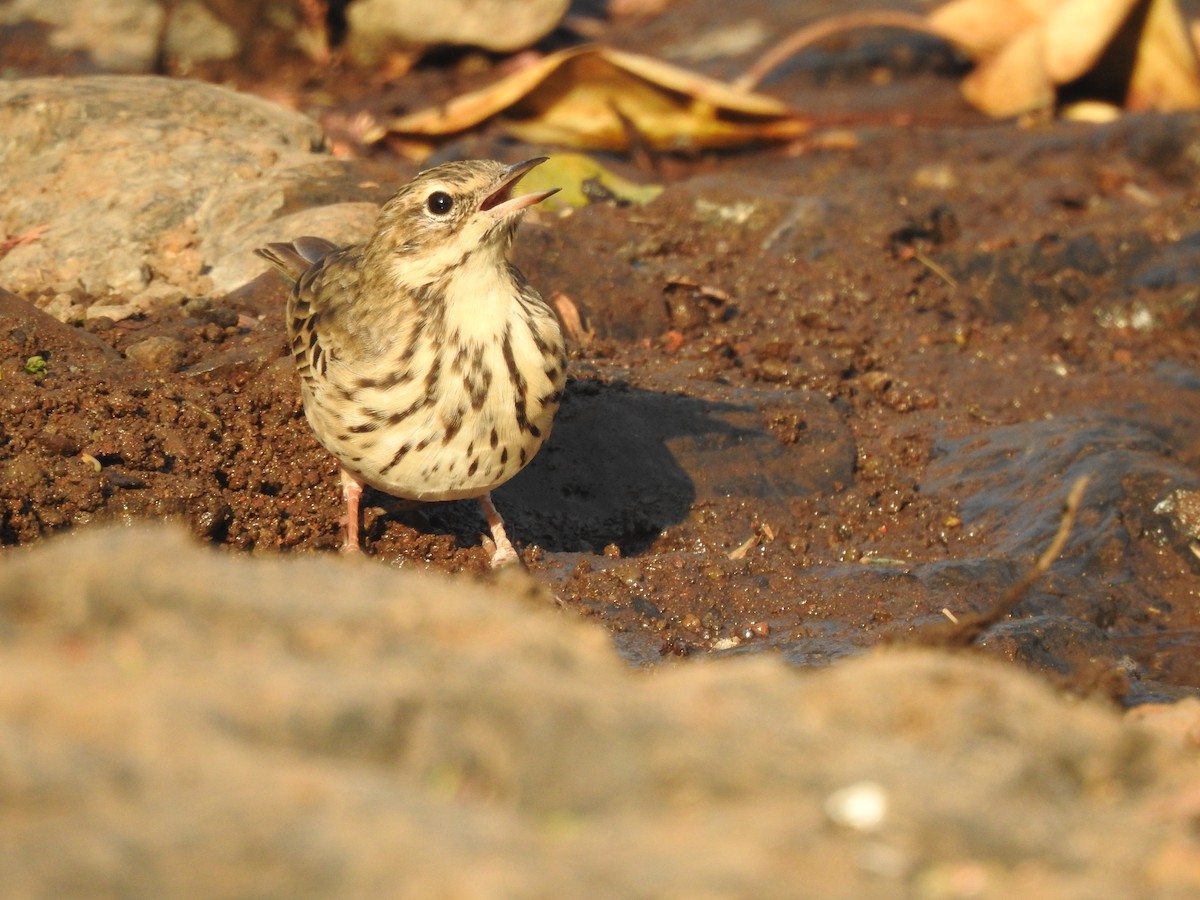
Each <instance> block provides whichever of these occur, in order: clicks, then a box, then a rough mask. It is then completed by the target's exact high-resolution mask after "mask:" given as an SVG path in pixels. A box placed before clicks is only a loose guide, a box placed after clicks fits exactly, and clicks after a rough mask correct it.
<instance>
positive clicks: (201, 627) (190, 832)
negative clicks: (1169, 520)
mask: <svg viewBox="0 0 1200 900" xmlns="http://www.w3.org/2000/svg"><path fill="white" fill-rule="evenodd" d="M0 639H2V644H0V721H2V722H3V723H4V724H3V726H2V731H0V798H2V803H0V809H2V810H3V812H2V813H0V880H2V882H3V884H4V885H5V891H6V892H7V893H8V894H9V896H22V897H51V896H67V895H70V896H101V895H103V896H112V895H119V896H124V897H135V898H136V897H155V898H158V897H167V896H170V897H179V896H195V895H201V894H202V895H204V896H207V897H228V896H247V895H255V896H286V897H323V898H324V897H349V896H398V897H428V896H435V895H436V896H447V897H518V896H519V897H533V896H585V895H590V896H605V897H634V896H638V897H646V896H713V897H716V896H720V897H734V896H743V897H749V896H755V897H776V896H779V897H782V896H796V895H798V894H799V893H802V894H805V895H807V896H857V897H875V896H879V897H883V896H888V897H895V896H900V895H902V894H904V895H916V896H966V894H964V893H963V890H962V889H963V886H964V885H969V886H973V887H972V893H971V894H970V895H971V896H1016V895H1024V896H1035V895H1036V896H1042V897H1050V896H1135V895H1140V896H1146V895H1147V894H1150V895H1155V896H1183V895H1184V894H1187V893H1188V892H1189V891H1196V890H1200V855H1198V853H1197V846H1196V843H1195V838H1196V836H1195V829H1194V827H1193V822H1194V820H1195V815H1196V813H1197V804H1198V802H1200V801H1197V800H1196V799H1195V798H1196V796H1197V791H1196V789H1195V769H1194V759H1192V758H1191V757H1188V756H1186V755H1185V753H1184V752H1182V751H1181V750H1179V749H1177V748H1176V747H1173V746H1171V745H1170V744H1169V743H1168V742H1167V741H1166V740H1163V739H1160V738H1159V737H1156V736H1155V734H1154V732H1153V730H1151V729H1148V728H1147V727H1146V726H1145V725H1142V724H1137V723H1133V722H1130V721H1126V720H1123V719H1122V717H1121V716H1120V715H1118V714H1117V713H1115V712H1113V711H1111V710H1109V709H1107V708H1103V707H1101V706H1099V705H1096V704H1093V703H1091V702H1082V701H1078V700H1074V699H1070V698H1065V697H1063V696H1060V695H1059V694H1057V693H1055V692H1054V691H1053V690H1052V689H1050V688H1049V687H1048V686H1046V685H1045V684H1044V683H1043V682H1041V681H1039V680H1037V679H1035V678H1033V677H1031V676H1029V675H1027V674H1024V673H1022V672H1021V671H1018V670H1016V669H1015V667H1005V666H1003V665H998V664H995V663H992V662H986V661H983V660H980V659H977V658H973V657H970V656H964V655H960V656H946V655H939V654H935V653H932V652H916V651H907V652H903V651H891V652H885V653H875V654H872V655H870V656H867V657H863V658H858V659H854V660H851V661H848V662H846V663H843V664H840V665H837V666H835V667H833V668H831V669H828V670H825V671H823V672H819V673H815V674H812V673H798V672H796V671H794V670H790V669H788V668H786V667H785V666H784V665H782V664H780V663H779V662H778V661H776V660H773V659H770V658H766V657H756V658H742V659H738V660H727V661H724V662H721V661H712V660H710V661H698V662H688V663H686V664H680V665H677V666H674V667H669V668H666V669H660V670H657V671H654V672H640V671H636V670H633V669H630V668H627V667H626V666H624V665H622V664H621V663H620V662H619V661H618V659H617V658H616V656H615V655H614V653H613V652H612V650H611V649H610V646H609V641H608V638H607V635H606V634H605V633H604V632H603V631H602V630H600V629H598V628H596V627H594V626H590V625H588V624H586V623H584V622H582V621H580V620H578V619H576V618H575V617H574V616H573V615H571V614H568V613H564V612H561V611H559V610H558V609H557V608H556V607H555V606H554V603H553V601H552V599H551V598H549V597H548V596H546V595H545V594H544V593H543V592H542V591H541V590H540V589H539V588H538V587H537V586H536V585H535V584H534V583H533V582H532V581H530V580H528V579H526V578H525V577H524V576H522V575H517V574H509V575H507V576H504V577H501V579H500V580H498V581H497V582H495V583H494V584H491V585H487V584H481V583H475V582H469V581H459V580H451V579H447V578H433V577H429V576H420V575H414V574H411V573H407V572H404V571H396V570H393V569H389V568H386V567H384V566H380V565H376V564H371V563H359V564H353V563H349V562H345V561H341V560H331V559H316V558H287V557H273V558H260V559H245V558H235V557H233V556H231V555H225V554H220V553H216V552H213V551H210V550H207V549H202V548H200V547H198V546H195V545H193V544H191V543H190V542H189V540H188V539H187V538H185V537H184V536H183V535H182V534H180V533H178V532H176V531H173V530H167V529H157V528H149V527H139V528H126V529H121V530H86V529H85V530H82V531H79V532H77V533H75V534H74V535H71V536H69V537H64V538H57V539H54V540H51V541H48V542H46V543H44V544H42V545H41V546H39V547H37V548H35V549H32V550H22V551H14V552H11V553H8V554H7V555H5V556H4V557H3V562H2V565H0ZM1185 709H1186V704H1184V705H1181V706H1176V707H1174V708H1173V711H1174V712H1175V714H1176V718H1177V717H1178V715H1179V714H1180V713H1181V712H1182V711H1184V710H1185ZM1191 715H1192V716H1193V717H1194V716H1195V712H1194V710H1193V711H1192V712H1191ZM1189 782H1190V787H1189ZM847 788H849V789H850V790H849V791H846V790H844V789H847ZM1189 797H1190V798H1191V799H1190V800H1189ZM914 892H915V893H914Z"/></svg>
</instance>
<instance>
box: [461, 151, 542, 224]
mask: <svg viewBox="0 0 1200 900" xmlns="http://www.w3.org/2000/svg"><path fill="white" fill-rule="evenodd" d="M549 158H550V157H548V156H535V157H534V158H533V159H527V160H525V162H519V163H516V164H515V165H511V166H509V167H508V168H507V169H505V170H504V173H503V174H502V175H501V176H500V182H499V184H497V185H496V189H495V190H494V191H492V192H491V193H490V194H488V195H487V196H486V197H485V198H484V199H483V202H482V203H480V204H479V211H480V212H486V213H491V215H492V218H494V219H496V220H497V221H499V220H500V219H503V218H504V217H505V216H508V215H511V214H512V213H515V212H518V211H519V210H522V209H526V208H528V207H530V206H533V205H534V204H535V203H541V202H542V201H543V200H545V199H546V198H547V197H549V196H550V195H551V194H557V193H558V191H559V189H558V188H551V189H550V190H548V191H534V192H533V193H531V194H521V195H520V196H517V197H514V196H513V195H512V191H513V188H514V187H516V186H517V182H518V181H520V180H521V179H522V178H523V177H524V176H525V175H527V174H528V173H529V172H530V171H531V170H532V169H534V168H535V167H537V166H540V165H541V164H542V163H544V162H545V161H546V160H547V159H549Z"/></svg>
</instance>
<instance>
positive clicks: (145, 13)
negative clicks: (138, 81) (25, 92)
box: [0, 0, 165, 73]
mask: <svg viewBox="0 0 1200 900" xmlns="http://www.w3.org/2000/svg"><path fill="white" fill-rule="evenodd" d="M164 18H165V16H164V12H163V8H162V5H161V4H160V3H159V0H55V2H53V3H44V2H42V0H9V2H7V3H2V4H0V24H2V25H17V24H20V23H23V22H37V23H41V24H43V25H48V26H49V27H50V37H49V40H50V46H51V47H52V48H53V49H55V50H58V51H67V52H69V51H72V50H78V51H82V52H83V53H86V54H87V56H88V57H89V59H90V60H91V62H92V63H93V64H94V65H95V66H96V67H97V68H99V69H102V70H104V71H108V72H127V73H145V72H149V71H151V70H152V69H153V68H154V64H155V60H156V59H157V58H158V48H159V39H160V36H161V34H162V29H163V21H164Z"/></svg>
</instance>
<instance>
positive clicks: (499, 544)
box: [479, 494, 521, 569]
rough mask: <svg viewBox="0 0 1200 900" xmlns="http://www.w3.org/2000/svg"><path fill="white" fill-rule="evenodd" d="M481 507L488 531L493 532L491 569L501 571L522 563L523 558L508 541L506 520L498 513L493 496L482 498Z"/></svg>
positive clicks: (486, 495) (480, 499)
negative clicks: (508, 566)
mask: <svg viewBox="0 0 1200 900" xmlns="http://www.w3.org/2000/svg"><path fill="white" fill-rule="evenodd" d="M479 506H480V507H481V508H482V509H483V515H484V517H485V518H486V519H487V523H488V529H489V530H490V531H491V532H492V559H491V567H492V568H493V569H499V568H500V567H501V566H507V565H510V564H511V563H516V562H520V561H521V557H520V556H519V555H518V554H517V551H516V548H515V547H513V545H512V541H510V540H509V539H508V532H506V531H505V530H504V520H503V519H501V518H500V513H498V512H497V511H496V505H495V504H494V503H492V495H491V494H484V495H483V496H482V497H480V498H479Z"/></svg>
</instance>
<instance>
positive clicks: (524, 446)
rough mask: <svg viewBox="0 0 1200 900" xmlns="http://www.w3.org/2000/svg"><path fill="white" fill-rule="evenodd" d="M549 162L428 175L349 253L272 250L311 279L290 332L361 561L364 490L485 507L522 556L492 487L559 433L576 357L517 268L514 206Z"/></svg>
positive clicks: (311, 247)
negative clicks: (570, 356)
mask: <svg viewBox="0 0 1200 900" xmlns="http://www.w3.org/2000/svg"><path fill="white" fill-rule="evenodd" d="M545 160H546V158H545V157H539V158H537V159H531V160H527V161H526V162H522V163H517V164H516V165H513V166H505V165H503V164H501V163H498V162H493V161H490V160H477V161H468V162H451V163H444V164H442V165H439V166H436V167H434V168H432V169H429V170H427V171H425V172H421V173H420V174H419V175H417V177H416V178H414V179H413V180H412V181H411V182H409V183H408V184H407V185H405V186H404V187H402V188H401V189H400V190H399V191H398V192H397V193H396V194H395V196H393V197H392V198H391V199H390V200H389V201H388V202H387V203H386V204H384V206H383V209H382V210H381V211H380V214H379V219H378V221H377V223H376V227H375V233H374V234H373V235H372V236H371V238H370V239H369V240H368V241H367V242H366V243H364V244H357V245H354V246H351V247H346V248H344V249H342V248H338V247H336V246H334V245H333V244H331V243H329V242H328V241H326V240H323V239H321V238H314V237H302V238H298V239H297V240H295V241H293V242H291V243H286V244H269V245H268V246H267V247H265V248H262V249H260V250H258V251H257V252H258V253H259V255H261V256H263V257H265V258H266V259H268V260H269V261H270V262H271V263H273V264H274V265H275V266H276V267H277V268H278V269H279V270H280V271H282V272H283V273H284V274H285V275H287V276H288V277H289V278H291V279H293V280H294V281H295V286H294V287H293V288H292V292H291V295H290V297H289V298H288V305H287V326H288V336H289V337H290V339H291V348H292V355H293V356H294V357H295V360H296V367H297V368H298V369H299V372H300V390H301V394H302V397H303V400H304V413H305V416H306V417H307V418H308V423H309V424H310V425H311V426H312V429H313V431H314V432H315V433H316V436H317V439H318V440H319V441H320V442H321V444H322V445H324V447H325V449H327V450H328V451H329V452H330V453H332V454H333V455H334V456H335V457H336V458H337V460H338V462H339V463H341V467H342V492H343V495H344V496H345V499H346V542H345V544H344V546H343V548H342V549H343V550H344V551H348V552H358V551H359V550H360V547H359V537H358V531H359V521H358V520H359V511H358V506H359V497H360V496H361V494H362V489H363V485H370V486H371V487H374V488H377V489H378V490H381V491H383V492H385V493H388V494H392V495H393V496H396V497H403V498H407V499H410V500H426V501H433V500H459V499H462V498H466V497H478V498H479V502H480V504H481V506H482V507H483V512H484V515H485V517H486V518H487V523H488V527H489V528H490V529H491V533H492V539H493V541H494V542H495V550H494V552H493V554H492V566H493V567H497V566H500V565H503V564H504V563H507V562H510V561H512V560H515V559H516V558H517V554H516V551H515V550H514V549H513V546H512V543H511V542H510V541H509V539H508V537H507V535H506V534H505V531H504V522H503V520H502V519H501V518H500V514H499V513H498V512H496V507H495V506H494V505H493V503H492V499H491V491H492V489H493V488H496V487H498V486H499V485H501V484H503V483H504V482H506V481H508V480H509V479H510V478H512V477H513V476H514V475H516V474H517V472H519V471H520V470H521V469H522V468H524V466H525V465H526V464H527V463H528V462H529V461H530V460H531V459H533V456H534V454H535V453H537V452H538V450H539V449H540V448H541V446H542V443H543V442H544V441H545V440H546V438H547V436H548V435H549V434H550V426H551V424H552V423H553V421H554V414H555V412H557V410H558V404H559V400H560V399H561V397H562V390H563V384H564V382H565V380H566V350H565V347H564V344H563V336H562V331H561V329H560V327H559V324H558V320H557V319H556V318H555V316H554V313H553V312H552V311H551V309H550V307H549V306H548V305H547V304H546V302H545V301H544V300H543V299H542V298H541V296H540V295H539V294H538V292H537V291H536V290H534V289H533V288H532V287H531V286H530V285H529V283H528V282H527V281H526V280H525V278H524V276H522V274H521V273H520V271H518V270H517V268H516V267H515V266H513V264H512V263H510V262H509V261H508V250H509V248H510V247H511V245H512V241H513V236H514V234H515V233H516V228H517V225H518V224H519V223H520V221H521V219H522V217H523V216H524V211H525V210H526V209H527V208H529V207H530V206H533V205H534V204H535V203H540V202H541V201H542V200H545V199H546V198H547V197H549V196H550V195H551V194H553V193H555V191H554V190H548V191H538V192H535V193H529V194H522V195H520V196H516V197H514V196H513V194H512V192H513V188H514V186H515V185H516V184H517V182H518V181H520V179H521V178H522V176H524V175H525V174H526V173H528V172H529V171H530V170H531V169H532V168H534V167H535V166H537V165H540V164H541V163H543V162H545Z"/></svg>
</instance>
